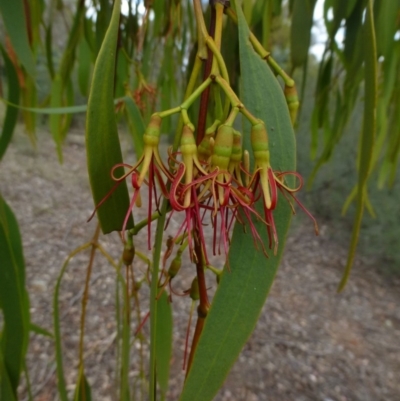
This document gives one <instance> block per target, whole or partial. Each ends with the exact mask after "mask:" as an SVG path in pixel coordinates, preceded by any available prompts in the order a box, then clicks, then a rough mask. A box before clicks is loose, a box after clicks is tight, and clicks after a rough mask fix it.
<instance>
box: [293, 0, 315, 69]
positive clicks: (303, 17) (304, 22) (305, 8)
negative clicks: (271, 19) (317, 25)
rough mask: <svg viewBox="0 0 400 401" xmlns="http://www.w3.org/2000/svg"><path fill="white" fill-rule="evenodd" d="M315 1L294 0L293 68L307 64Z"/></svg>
mask: <svg viewBox="0 0 400 401" xmlns="http://www.w3.org/2000/svg"><path fill="white" fill-rule="evenodd" d="M313 12H314V0H294V4H293V14H292V25H291V29H290V55H291V59H292V66H293V68H295V67H300V66H302V65H303V64H305V62H306V60H307V57H308V49H309V47H310V40H311V27H312V23H313Z"/></svg>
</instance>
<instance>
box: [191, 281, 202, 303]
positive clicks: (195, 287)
mask: <svg viewBox="0 0 400 401" xmlns="http://www.w3.org/2000/svg"><path fill="white" fill-rule="evenodd" d="M189 295H190V298H192V299H193V301H198V300H199V299H200V290H199V282H198V280H197V276H196V277H195V278H194V279H193V281H192V285H191V286H190V294H189Z"/></svg>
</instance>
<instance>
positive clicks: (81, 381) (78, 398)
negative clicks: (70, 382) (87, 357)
mask: <svg viewBox="0 0 400 401" xmlns="http://www.w3.org/2000/svg"><path fill="white" fill-rule="evenodd" d="M91 400H92V393H91V390H90V386H89V383H88V381H87V379H86V376H85V372H84V371H83V369H80V371H79V377H78V382H77V384H76V387H75V395H74V401H91Z"/></svg>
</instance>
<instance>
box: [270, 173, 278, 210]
mask: <svg viewBox="0 0 400 401" xmlns="http://www.w3.org/2000/svg"><path fill="white" fill-rule="evenodd" d="M268 182H269V187H270V189H271V207H270V209H271V210H274V209H275V208H276V204H277V202H278V191H277V188H276V180H275V176H274V172H273V171H272V168H268Z"/></svg>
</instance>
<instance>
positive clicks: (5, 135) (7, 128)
mask: <svg viewBox="0 0 400 401" xmlns="http://www.w3.org/2000/svg"><path fill="white" fill-rule="evenodd" d="M1 53H2V55H3V59H4V64H5V68H6V74H7V81H8V100H9V101H10V102H11V103H18V102H19V83H18V76H17V72H16V71H15V68H14V66H13V63H12V62H11V60H10V59H9V57H8V55H7V53H6V52H5V51H4V49H3V47H1ZM17 118H18V109H16V108H14V107H11V106H10V105H7V111H6V115H5V118H4V122H3V128H2V129H1V135H0V160H1V159H2V157H3V156H4V153H5V152H6V150H7V147H8V144H9V143H10V140H11V137H12V134H13V131H14V128H15V124H16V123H17Z"/></svg>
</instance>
